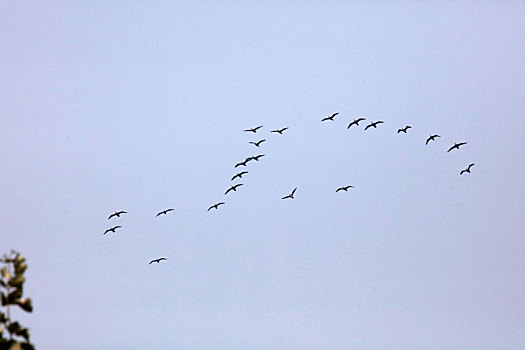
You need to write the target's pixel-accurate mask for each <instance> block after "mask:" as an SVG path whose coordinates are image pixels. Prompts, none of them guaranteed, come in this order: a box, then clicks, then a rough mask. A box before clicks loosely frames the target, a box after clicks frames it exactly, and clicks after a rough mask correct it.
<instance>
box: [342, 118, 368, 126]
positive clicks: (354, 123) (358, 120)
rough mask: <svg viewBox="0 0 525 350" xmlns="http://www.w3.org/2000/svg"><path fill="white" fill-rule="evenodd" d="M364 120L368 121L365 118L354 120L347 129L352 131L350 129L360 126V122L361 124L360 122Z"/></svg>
mask: <svg viewBox="0 0 525 350" xmlns="http://www.w3.org/2000/svg"><path fill="white" fill-rule="evenodd" d="M363 120H366V119H365V118H357V119H354V121H353V122H351V123H350V124H348V126H347V127H346V128H347V129H350V127H351V126H352V125H357V126H359V122H360V121H363Z"/></svg>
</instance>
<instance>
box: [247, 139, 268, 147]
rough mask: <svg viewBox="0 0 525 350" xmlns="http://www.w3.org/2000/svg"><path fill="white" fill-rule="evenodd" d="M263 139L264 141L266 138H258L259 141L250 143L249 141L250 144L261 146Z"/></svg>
mask: <svg viewBox="0 0 525 350" xmlns="http://www.w3.org/2000/svg"><path fill="white" fill-rule="evenodd" d="M264 141H266V140H264V139H263V140H259V141H257V142H250V143H251V144H252V145H255V146H257V147H259V146H261V143H263V142H264Z"/></svg>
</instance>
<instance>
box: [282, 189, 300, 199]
mask: <svg viewBox="0 0 525 350" xmlns="http://www.w3.org/2000/svg"><path fill="white" fill-rule="evenodd" d="M295 191H297V187H296V188H294V189H293V191H292V193H290V194H289V195H287V196H284V197H283V198H282V199H286V198H290V199H294V194H295Z"/></svg>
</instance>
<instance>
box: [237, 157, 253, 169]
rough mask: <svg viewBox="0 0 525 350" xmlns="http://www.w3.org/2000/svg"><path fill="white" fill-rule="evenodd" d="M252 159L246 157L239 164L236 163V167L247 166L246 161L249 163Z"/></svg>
mask: <svg viewBox="0 0 525 350" xmlns="http://www.w3.org/2000/svg"><path fill="white" fill-rule="evenodd" d="M249 161H250V159H248V158H246V159H245V160H243V161H242V162H239V163H237V164H235V167H236V168H237V167H238V166H241V165H243V166H246V163H248V162H249Z"/></svg>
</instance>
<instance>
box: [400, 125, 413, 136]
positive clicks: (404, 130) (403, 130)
mask: <svg viewBox="0 0 525 350" xmlns="http://www.w3.org/2000/svg"><path fill="white" fill-rule="evenodd" d="M411 128H412V127H411V126H410V125H407V126H405V127H404V128H402V129H397V133H398V134H399V133H400V132H401V131H402V132H404V133H405V134H406V133H407V130H408V129H411Z"/></svg>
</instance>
